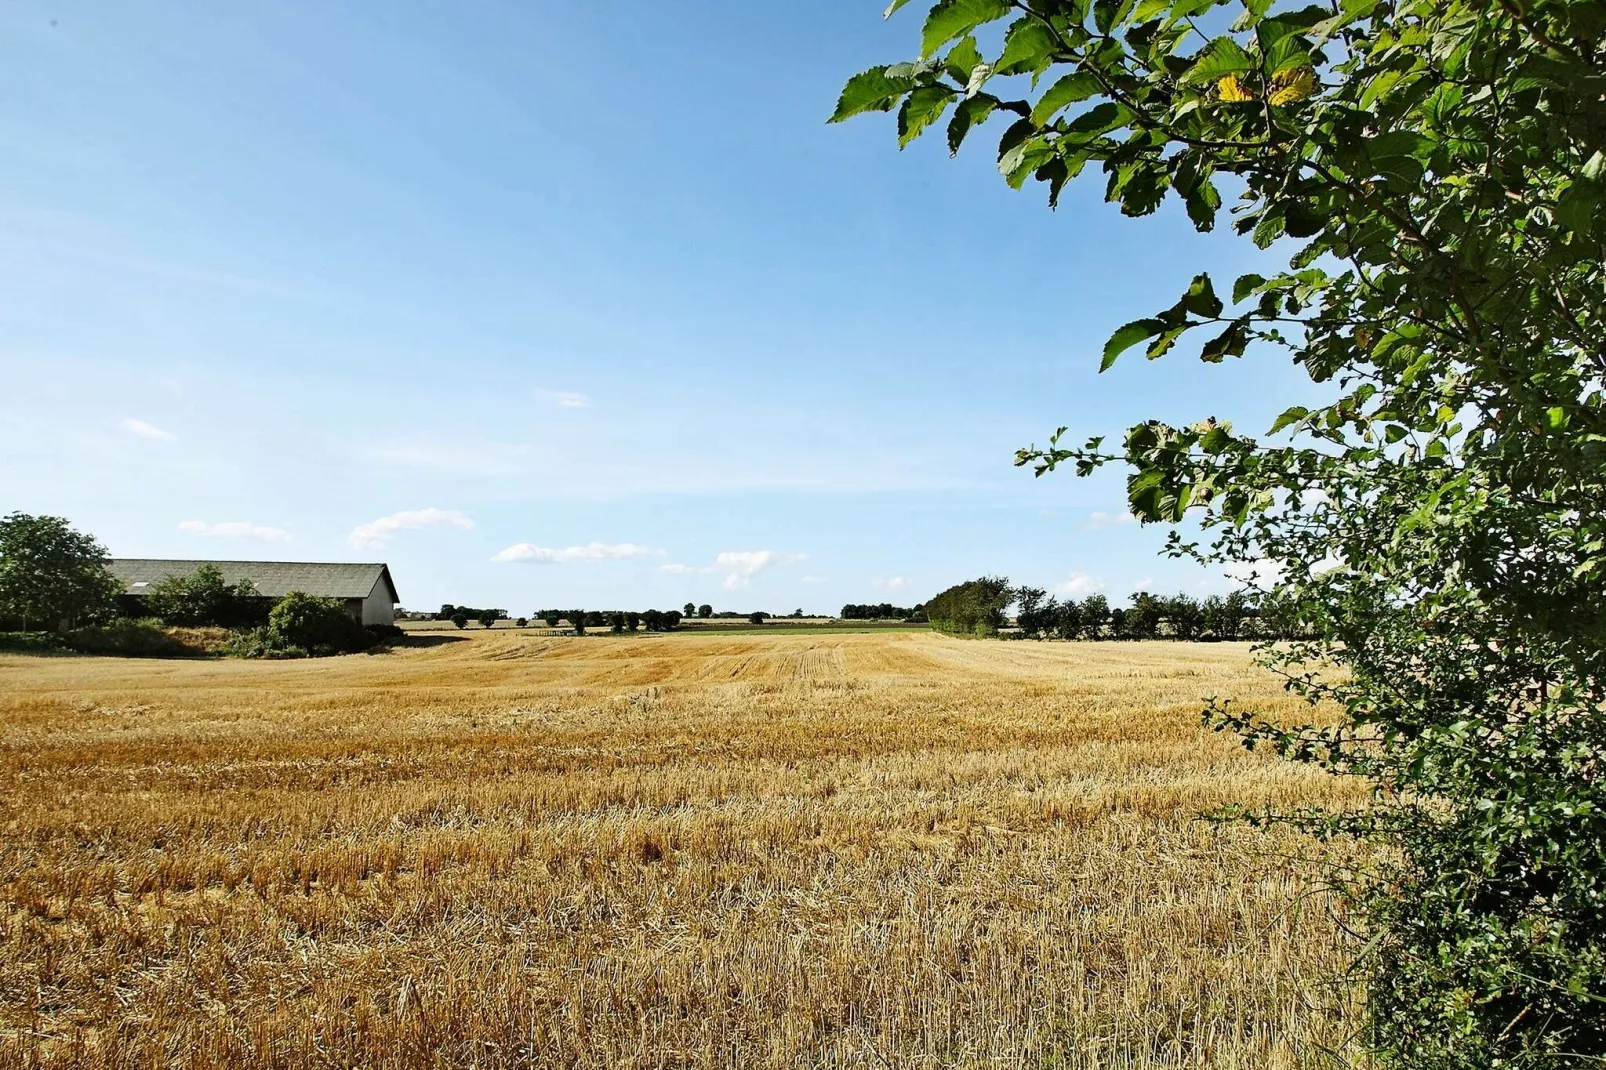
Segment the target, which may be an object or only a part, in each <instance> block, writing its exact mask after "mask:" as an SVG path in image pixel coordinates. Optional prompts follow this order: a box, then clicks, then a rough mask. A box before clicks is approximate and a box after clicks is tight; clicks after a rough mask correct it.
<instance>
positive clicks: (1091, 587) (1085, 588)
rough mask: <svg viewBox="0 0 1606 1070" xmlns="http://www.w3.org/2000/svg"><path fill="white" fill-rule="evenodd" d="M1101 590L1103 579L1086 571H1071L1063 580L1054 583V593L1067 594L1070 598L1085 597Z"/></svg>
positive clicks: (1102, 588)
mask: <svg viewBox="0 0 1606 1070" xmlns="http://www.w3.org/2000/svg"><path fill="white" fill-rule="evenodd" d="M1102 590H1104V581H1103V580H1102V579H1101V578H1099V577H1098V576H1094V575H1092V574H1090V573H1087V572H1073V573H1071V574H1070V575H1069V576H1068V577H1066V579H1065V582H1063V583H1056V584H1055V585H1054V593H1055V594H1063V595H1069V596H1070V597H1072V598H1086V597H1087V596H1088V595H1090V594H1098V593H1099V592H1100V591H1102Z"/></svg>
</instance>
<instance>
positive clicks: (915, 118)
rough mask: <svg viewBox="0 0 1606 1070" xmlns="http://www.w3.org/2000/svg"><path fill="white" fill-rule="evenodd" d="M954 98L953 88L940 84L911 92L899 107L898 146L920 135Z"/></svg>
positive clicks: (902, 145)
mask: <svg viewBox="0 0 1606 1070" xmlns="http://www.w3.org/2000/svg"><path fill="white" fill-rule="evenodd" d="M953 99H954V92H953V90H951V89H947V88H945V87H943V86H938V85H926V86H921V87H920V88H919V89H916V90H915V91H914V92H913V93H910V94H909V96H908V97H906V98H905V99H904V102H903V107H902V108H900V109H898V147H899V148H900V149H901V148H903V147H904V146H906V145H908V144H909V142H911V141H913V140H914V139H915V138H917V137H919V136H920V133H921V131H923V130H925V128H926V127H928V126H930V125H931V124H932V123H933V122H934V121H935V120H936V119H937V118H939V117H940V116H941V115H942V113H943V111H944V110H946V109H947V107H948V102H949V101H951V100H953Z"/></svg>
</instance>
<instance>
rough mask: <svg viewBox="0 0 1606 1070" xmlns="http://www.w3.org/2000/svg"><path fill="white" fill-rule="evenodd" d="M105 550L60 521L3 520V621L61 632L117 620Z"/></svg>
mask: <svg viewBox="0 0 1606 1070" xmlns="http://www.w3.org/2000/svg"><path fill="white" fill-rule="evenodd" d="M109 561H110V558H109V556H108V555H107V553H106V549H105V547H103V546H101V545H100V543H98V542H96V541H95V539H94V538H93V537H92V536H90V535H85V534H83V533H81V532H78V531H74V530H73V529H72V527H71V525H69V524H68V523H67V521H66V520H64V519H62V518H61V517H58V516H29V515H28V514H27V513H16V512H14V513H11V514H10V515H8V516H6V517H4V518H0V621H3V620H11V621H14V622H16V623H17V624H18V625H20V626H21V630H23V631H27V630H28V629H29V627H30V626H33V627H39V626H44V627H47V628H52V629H56V630H60V629H63V628H71V627H74V626H76V625H79V624H88V623H94V622H96V621H100V620H106V619H109V618H111V617H112V616H114V615H115V607H116V599H117V595H118V593H119V592H120V591H121V590H122V585H121V584H120V583H118V582H117V580H116V579H115V578H114V577H113V576H112V575H111V573H110V572H108V571H107V570H106V566H107V564H108V562H109Z"/></svg>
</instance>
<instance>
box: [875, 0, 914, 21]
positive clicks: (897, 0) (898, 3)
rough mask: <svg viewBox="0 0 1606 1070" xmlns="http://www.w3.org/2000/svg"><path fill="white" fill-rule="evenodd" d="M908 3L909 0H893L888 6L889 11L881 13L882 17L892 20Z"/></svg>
mask: <svg viewBox="0 0 1606 1070" xmlns="http://www.w3.org/2000/svg"><path fill="white" fill-rule="evenodd" d="M908 2H909V0H892V3H890V4H888V5H887V9H886V10H885V11H883V12H881V17H882V18H884V19H890V18H891V17H892V16H893V14H894V13H895V12H896V11H897V10H898V9H899V8H900V7H902V6H903V5H905V4H907V3H908Z"/></svg>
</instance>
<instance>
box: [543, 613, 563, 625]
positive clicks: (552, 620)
mask: <svg viewBox="0 0 1606 1070" xmlns="http://www.w3.org/2000/svg"><path fill="white" fill-rule="evenodd" d="M541 619H542V620H543V621H545V622H546V626H547V627H548V628H556V627H557V626H558V625H559V624H560V623H561V622H562V621H563V614H562V613H560V612H559V611H557V610H555V609H548V610H546V611H544V612H543V613H542V614H541Z"/></svg>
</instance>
